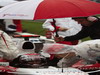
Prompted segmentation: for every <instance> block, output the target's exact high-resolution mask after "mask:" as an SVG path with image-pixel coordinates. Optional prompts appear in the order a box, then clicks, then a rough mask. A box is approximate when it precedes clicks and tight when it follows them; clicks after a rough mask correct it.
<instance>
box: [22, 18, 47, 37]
mask: <svg viewBox="0 0 100 75" xmlns="http://www.w3.org/2000/svg"><path fill="white" fill-rule="evenodd" d="M42 24H43V21H27V20H23V21H22V25H23V26H22V28H23V30H26V31H27V32H29V33H33V34H38V35H44V34H45V30H44V29H43V28H42Z"/></svg>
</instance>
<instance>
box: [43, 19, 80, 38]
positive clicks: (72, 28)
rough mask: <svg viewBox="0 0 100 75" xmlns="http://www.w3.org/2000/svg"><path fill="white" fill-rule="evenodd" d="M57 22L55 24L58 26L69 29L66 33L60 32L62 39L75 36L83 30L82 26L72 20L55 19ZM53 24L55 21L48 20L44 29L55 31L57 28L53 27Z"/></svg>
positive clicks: (44, 24)
mask: <svg viewBox="0 0 100 75" xmlns="http://www.w3.org/2000/svg"><path fill="white" fill-rule="evenodd" d="M55 21H56V22H55V24H56V26H59V27H62V28H67V29H68V30H66V31H58V35H59V36H61V37H65V36H71V35H75V34H77V33H78V32H79V31H80V30H81V28H82V26H81V25H80V24H78V23H77V22H76V21H74V20H72V19H71V18H55ZM51 22H53V19H47V20H46V21H45V22H44V23H43V28H45V29H49V30H51V31H54V29H55V28H54V27H53V26H52V24H51ZM54 35H55V33H54Z"/></svg>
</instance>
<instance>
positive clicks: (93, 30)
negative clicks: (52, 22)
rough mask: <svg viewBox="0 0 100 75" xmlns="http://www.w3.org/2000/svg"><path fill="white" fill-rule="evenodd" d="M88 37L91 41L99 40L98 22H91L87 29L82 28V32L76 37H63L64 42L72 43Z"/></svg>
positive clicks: (99, 23) (99, 25)
mask: <svg viewBox="0 0 100 75" xmlns="http://www.w3.org/2000/svg"><path fill="white" fill-rule="evenodd" d="M85 37H90V38H91V39H100V20H98V21H95V22H93V24H92V25H91V26H89V27H86V26H83V27H82V30H81V31H80V32H79V33H77V34H76V35H73V36H69V37H65V38H64V40H65V41H74V40H79V39H83V38H85Z"/></svg>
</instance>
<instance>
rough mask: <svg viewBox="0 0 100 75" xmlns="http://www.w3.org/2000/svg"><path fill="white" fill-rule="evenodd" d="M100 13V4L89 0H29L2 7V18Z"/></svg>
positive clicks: (60, 16)
mask: <svg viewBox="0 0 100 75" xmlns="http://www.w3.org/2000/svg"><path fill="white" fill-rule="evenodd" d="M96 14H100V4H99V3H96V2H93V1H88V0H27V1H22V2H18V3H14V4H11V5H8V6H5V7H3V8H1V9H0V18H1V19H27V20H36V19H48V18H62V17H80V16H81V17H82V16H90V15H96Z"/></svg>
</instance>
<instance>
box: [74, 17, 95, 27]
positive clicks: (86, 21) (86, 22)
mask: <svg viewBox="0 0 100 75" xmlns="http://www.w3.org/2000/svg"><path fill="white" fill-rule="evenodd" d="M72 19H74V20H75V21H77V22H78V23H79V24H81V25H82V26H91V25H92V24H93V22H95V21H96V20H97V18H96V17H93V16H89V17H73V18H72Z"/></svg>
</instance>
